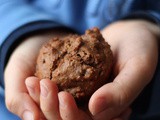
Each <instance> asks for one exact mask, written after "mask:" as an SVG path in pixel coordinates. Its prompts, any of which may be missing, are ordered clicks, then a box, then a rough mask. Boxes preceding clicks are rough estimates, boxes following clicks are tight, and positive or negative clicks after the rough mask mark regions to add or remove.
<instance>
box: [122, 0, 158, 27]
mask: <svg viewBox="0 0 160 120" xmlns="http://www.w3.org/2000/svg"><path fill="white" fill-rule="evenodd" d="M132 6H133V8H134V6H136V2H135V3H134V4H133V5H132ZM135 9H137V10H133V12H131V13H130V14H128V15H127V16H125V17H124V18H125V19H130V18H132V19H137V18H142V19H146V20H149V21H151V22H154V23H156V24H157V25H159V26H160V0H146V1H141V4H140V7H139V8H138V7H135Z"/></svg>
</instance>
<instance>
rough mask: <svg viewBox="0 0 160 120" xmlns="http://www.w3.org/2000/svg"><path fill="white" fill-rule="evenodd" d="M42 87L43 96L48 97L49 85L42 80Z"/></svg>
mask: <svg viewBox="0 0 160 120" xmlns="http://www.w3.org/2000/svg"><path fill="white" fill-rule="evenodd" d="M40 89H41V96H43V97H47V95H48V88H47V86H46V85H45V84H44V83H42V82H40Z"/></svg>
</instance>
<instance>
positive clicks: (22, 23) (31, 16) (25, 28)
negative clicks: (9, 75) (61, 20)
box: [0, 0, 60, 87]
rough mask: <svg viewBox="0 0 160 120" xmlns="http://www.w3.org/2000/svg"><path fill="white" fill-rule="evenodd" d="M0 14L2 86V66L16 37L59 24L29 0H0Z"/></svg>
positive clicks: (16, 39) (0, 69) (0, 81)
mask: <svg viewBox="0 0 160 120" xmlns="http://www.w3.org/2000/svg"><path fill="white" fill-rule="evenodd" d="M0 16H1V19H0V85H2V87H4V81H3V77H4V76H3V72H4V67H5V64H6V62H7V60H8V58H9V54H10V53H11V52H12V51H13V48H14V46H15V44H16V43H18V38H20V37H21V36H23V35H25V34H28V33H31V32H34V31H37V30H42V29H49V28H53V27H58V26H60V25H59V24H57V23H55V22H54V21H53V20H52V18H51V17H50V15H48V14H46V13H44V12H43V11H40V10H39V9H36V7H34V6H33V5H32V4H31V3H30V2H29V0H0Z"/></svg>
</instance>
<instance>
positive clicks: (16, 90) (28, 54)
mask: <svg viewBox="0 0 160 120" xmlns="http://www.w3.org/2000/svg"><path fill="white" fill-rule="evenodd" d="M66 34H67V33H65V32H63V31H62V30H59V29H55V30H51V32H49V31H46V32H45V33H44V32H43V33H39V34H36V35H33V36H30V37H28V38H26V39H25V40H23V42H22V43H21V44H20V45H19V46H18V47H17V48H16V49H15V50H14V52H13V53H12V55H11V57H10V59H9V62H8V64H7V66H6V69H5V97H6V106H7V108H8V109H9V110H10V111H11V112H13V113H15V114H17V115H18V116H19V117H20V118H22V119H25V120H26V119H27V118H26V117H27V116H28V119H29V120H32V118H33V117H34V120H39V119H40V118H39V117H40V114H41V111H40V109H39V106H38V105H37V104H35V102H34V101H33V99H32V98H31V97H30V95H29V94H28V91H27V88H26V85H25V79H26V78H27V77H29V76H33V75H34V72H35V64H36V57H37V55H38V52H39V49H40V47H41V45H42V44H43V43H44V42H45V40H49V39H51V38H52V37H53V36H61V37H63V35H66Z"/></svg>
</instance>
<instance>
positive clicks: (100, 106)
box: [92, 98, 108, 115]
mask: <svg viewBox="0 0 160 120" xmlns="http://www.w3.org/2000/svg"><path fill="white" fill-rule="evenodd" d="M107 107H108V103H107V101H106V99H104V98H100V99H99V100H98V102H97V103H96V107H95V109H94V110H93V111H92V115H97V114H99V113H101V112H103V111H104V110H106V109H107Z"/></svg>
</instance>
